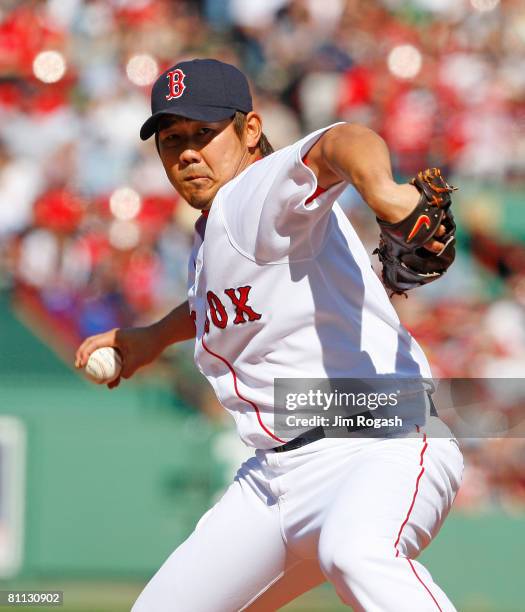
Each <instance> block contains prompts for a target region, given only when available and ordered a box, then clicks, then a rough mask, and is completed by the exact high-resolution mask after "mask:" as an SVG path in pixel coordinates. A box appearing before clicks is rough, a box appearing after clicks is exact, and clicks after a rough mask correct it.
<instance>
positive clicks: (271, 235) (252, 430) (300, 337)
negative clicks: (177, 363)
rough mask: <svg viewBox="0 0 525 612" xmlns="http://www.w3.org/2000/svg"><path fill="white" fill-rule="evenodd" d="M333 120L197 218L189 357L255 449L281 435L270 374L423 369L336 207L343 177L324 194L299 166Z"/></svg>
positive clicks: (262, 164)
mask: <svg viewBox="0 0 525 612" xmlns="http://www.w3.org/2000/svg"><path fill="white" fill-rule="evenodd" d="M330 127H333V126H329V127H327V128H324V129H322V130H319V131H316V132H314V133H312V134H310V135H308V136H306V137H305V138H303V139H302V140H300V141H299V142H297V143H295V144H293V145H291V146H289V147H286V148H284V149H282V150H280V151H277V152H276V153H274V154H272V155H270V156H268V157H265V158H263V159H261V160H259V161H257V162H255V163H253V164H252V165H250V166H249V167H248V168H246V169H245V170H244V171H243V172H242V173H241V174H240V175H239V176H237V177H235V178H234V179H233V180H231V181H230V182H229V183H227V184H226V185H224V186H223V187H222V188H221V189H220V190H219V192H218V193H217V195H216V197H215V199H214V201H213V205H212V207H211V209H210V212H209V215H208V217H207V220H206V219H205V218H204V217H203V218H202V219H200V220H199V221H198V222H197V230H198V231H197V232H196V236H195V244H194V248H193V252H192V256H191V258H190V264H189V290H188V296H189V306H190V311H191V313H192V316H193V317H194V318H195V323H196V329H197V335H196V344H195V362H196V364H197V366H198V368H199V369H200V371H201V372H202V373H203V374H204V375H205V376H206V378H207V379H208V380H209V382H210V383H211V385H212V386H213V388H214V390H215V392H216V393H217V396H218V398H219V400H220V402H221V403H222V405H223V406H224V407H225V408H226V409H227V410H228V411H229V412H230V413H231V414H232V416H233V417H234V419H235V421H236V425H237V429H238V431H239V434H240V436H241V438H242V439H243V441H244V442H245V443H246V444H247V445H249V446H254V447H256V448H261V449H268V448H272V447H275V446H278V445H280V444H281V443H282V442H285V441H286V438H282V437H279V436H278V435H276V433H275V432H274V428H273V427H274V422H273V421H274V419H273V403H274V379H275V378H283V377H284V378H374V377H376V376H383V377H384V376H391V377H392V378H409V377H412V378H415V377H420V376H422V377H425V378H426V377H430V376H431V374H430V368H429V365H428V362H427V360H426V358H425V356H424V354H423V352H422V350H421V348H420V347H419V345H418V344H417V343H416V342H415V340H414V339H413V338H412V337H411V336H410V334H409V333H408V332H407V331H406V330H405V329H404V327H403V326H402V325H401V324H400V321H399V319H398V317H397V314H396V312H395V310H394V308H393V307H392V305H391V303H390V301H389V299H388V296H387V294H386V292H385V290H384V288H383V286H382V284H381V282H380V281H379V279H378V278H377V276H376V274H375V273H374V271H373V270H372V267H371V264H370V259H369V257H368V254H367V253H366V251H365V249H364V247H363V244H362V243H361V241H360V239H359V238H358V236H357V234H356V232H355V230H354V228H353V227H352V224H351V223H350V221H349V220H348V218H347V217H346V216H345V214H344V213H343V212H342V210H341V208H340V206H339V205H338V204H337V197H338V196H339V195H340V194H341V193H342V191H343V190H344V189H345V187H346V183H339V184H337V185H335V186H333V187H332V188H330V189H328V190H327V191H322V190H320V189H319V188H318V187H317V180H316V177H315V175H314V173H313V172H312V170H311V169H309V168H308V167H307V166H306V165H305V164H304V163H303V158H304V157H305V155H306V154H307V153H308V151H309V150H310V149H311V147H312V146H313V145H314V144H315V142H316V141H317V140H318V139H319V138H320V136H321V135H322V134H323V133H324V132H325V131H326V130H328V129H330ZM204 226H205V231H204ZM203 236H204V239H203Z"/></svg>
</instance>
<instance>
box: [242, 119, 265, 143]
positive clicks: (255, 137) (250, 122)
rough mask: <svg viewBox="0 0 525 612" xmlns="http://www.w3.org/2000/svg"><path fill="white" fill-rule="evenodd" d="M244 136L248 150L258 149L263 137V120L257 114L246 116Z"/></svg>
mask: <svg viewBox="0 0 525 612" xmlns="http://www.w3.org/2000/svg"><path fill="white" fill-rule="evenodd" d="M244 134H245V137H246V144H247V145H248V148H249V149H250V150H253V149H255V148H257V145H258V144H259V140H260V139H261V135H262V120H261V117H260V116H259V115H258V114H257V113H254V112H253V111H251V112H250V113H248V114H247V115H246V124H245V127H244Z"/></svg>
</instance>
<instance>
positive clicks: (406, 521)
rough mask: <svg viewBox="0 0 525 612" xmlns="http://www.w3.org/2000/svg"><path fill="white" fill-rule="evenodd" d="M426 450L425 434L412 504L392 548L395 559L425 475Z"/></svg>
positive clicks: (425, 435)
mask: <svg viewBox="0 0 525 612" xmlns="http://www.w3.org/2000/svg"><path fill="white" fill-rule="evenodd" d="M417 430H418V432H419V427H418V428H417ZM427 448H428V443H427V434H423V449H422V450H421V455H420V461H419V465H420V466H421V471H420V472H419V476H418V477H417V480H416V490H415V491H414V495H413V497H412V503H411V504H410V508H409V509H408V512H407V515H406V518H405V520H404V521H403V523H402V525H401V527H400V528H399V532H398V534H397V540H396V543H395V544H394V548H395V550H396V557H399V550H398V548H397V545H398V544H399V540H400V539H401V533H402V532H403V529H404V528H405V525H406V524H407V523H408V519H409V518H410V515H411V514H412V510H413V509H414V504H415V503H416V497H417V494H418V492H419V481H420V480H421V477H422V476H423V474H424V473H425V468H424V466H423V455H424V454H425V451H426V450H427Z"/></svg>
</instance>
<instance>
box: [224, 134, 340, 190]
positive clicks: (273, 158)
mask: <svg viewBox="0 0 525 612" xmlns="http://www.w3.org/2000/svg"><path fill="white" fill-rule="evenodd" d="M341 124H342V122H337V123H333V124H330V125H328V126H326V127H323V128H320V129H318V130H315V131H313V132H310V133H309V134H307V135H306V136H303V137H302V138H300V139H299V140H297V141H295V142H294V143H292V144H289V145H287V146H286V147H283V148H281V149H278V150H277V151H274V152H273V153H271V154H270V155H267V156H265V157H262V158H261V159H259V160H257V161H255V162H254V163H252V164H250V165H249V166H248V167H247V168H245V169H244V170H243V171H242V172H241V173H240V174H239V175H238V176H236V177H235V178H233V179H232V180H231V181H229V182H228V183H226V184H225V185H223V187H222V188H221V189H220V191H219V194H220V195H222V196H226V195H230V194H231V193H232V192H233V191H234V190H235V189H236V187H237V186H238V185H239V183H243V182H244V183H245V182H246V179H248V181H249V182H250V184H251V185H257V184H260V183H259V181H263V182H264V184H266V185H268V184H269V183H270V182H271V181H272V180H274V179H275V178H276V177H277V176H278V175H283V174H287V173H288V172H290V171H291V170H294V169H295V168H296V167H297V166H298V165H299V166H303V164H302V158H303V157H304V156H305V155H306V153H307V152H308V151H309V149H310V148H311V147H312V146H313V145H314V144H315V143H316V142H317V140H319V138H320V137H321V136H322V135H323V134H324V133H325V132H327V131H328V130H330V129H331V128H333V127H334V126H336V125H341Z"/></svg>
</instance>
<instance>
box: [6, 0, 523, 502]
mask: <svg viewBox="0 0 525 612" xmlns="http://www.w3.org/2000/svg"><path fill="white" fill-rule="evenodd" d="M193 57H215V58H218V59H221V60H224V61H228V62H231V63H233V64H235V65H237V66H238V67H240V68H241V69H242V70H244V71H245V72H246V74H247V75H248V76H249V78H250V81H251V86H252V91H253V94H254V97H255V104H256V107H257V109H258V110H259V111H260V112H261V114H262V117H263V120H264V126H265V132H266V134H267V135H268V137H269V140H270V142H272V144H273V146H274V147H275V148H280V147H282V146H285V145H286V144H289V143H291V142H293V141H294V140H296V139H298V138H299V137H300V136H301V135H303V134H306V133H308V132H309V131H312V130H314V129H316V128H319V127H322V126H324V125H327V124H329V123H331V122H334V121H337V120H346V121H352V122H360V123H363V124H365V125H368V126H369V127H371V128H373V129H374V130H376V131H377V132H379V133H380V134H381V135H382V136H383V137H384V138H385V140H386V141H387V143H388V146H389V148H390V151H391V154H392V161H393V165H394V170H395V173H396V177H397V178H398V179H399V180H406V179H407V178H409V177H410V176H411V175H413V174H414V173H415V172H416V171H417V170H419V169H422V168H424V167H427V166H434V165H435V166H440V167H441V168H442V171H443V173H444V174H445V176H447V178H449V181H450V182H451V183H452V184H454V185H457V186H459V187H460V191H458V192H457V197H456V200H455V210H456V216H457V219H458V224H459V226H460V230H459V237H458V242H459V248H458V250H459V252H458V257H457V262H456V264H455V265H454V266H453V268H452V270H451V271H450V272H449V273H448V274H447V276H446V277H445V279H443V280H442V281H440V282H438V283H435V284H434V285H431V286H429V287H428V288H425V289H422V290H417V291H415V292H413V293H411V294H410V297H409V299H407V300H405V299H403V298H400V299H397V298H396V299H395V305H396V307H397V308H398V311H399V314H400V316H401V319H402V321H403V322H404V323H405V324H406V325H407V327H408V328H409V330H410V331H411V332H412V333H413V334H414V335H415V337H416V338H417V339H418V340H419V341H420V343H421V344H422V346H423V348H424V349H425V351H426V352H427V354H428V355H429V357H430V360H431V362H432V366H433V370H434V374H435V376H436V377H469V378H470V377H480V378H498V377H509V378H512V377H514V378H520V377H523V374H524V372H525V245H524V238H525V214H524V213H523V197H524V196H525V70H524V69H523V66H524V65H525V3H523V1H522V0H505V1H502V2H501V3H500V2H498V0H406V1H401V0H250V1H244V0H172V1H168V0H105V1H101V0H22V1H9V0H4V1H3V2H2V3H1V5H0V278H1V286H2V290H3V291H4V292H7V293H8V294H9V295H10V296H11V299H12V302H13V304H15V306H16V308H18V309H22V310H23V311H24V312H25V313H26V316H27V317H28V319H29V320H31V321H32V322H33V325H35V327H36V328H40V330H41V331H42V330H46V332H47V335H48V336H52V338H53V343H54V345H55V348H56V350H58V351H59V352H62V353H63V354H65V355H70V354H71V352H72V350H73V349H74V347H75V346H76V343H77V342H78V341H79V340H80V339H81V338H83V337H85V336H87V335H90V334H94V333H98V332H100V331H104V330H107V329H109V328H112V327H117V326H128V325H141V324H146V323H148V322H150V321H152V320H155V319H157V318H159V317H161V316H163V315H164V314H165V313H166V312H167V311H168V310H170V309H171V308H172V307H173V306H174V305H176V304H178V303H179V302H180V301H183V300H184V299H185V290H186V269H187V268H186V266H187V258H188V254H189V250H190V246H191V242H192V235H193V231H194V230H193V225H194V221H195V216H194V214H193V213H192V211H191V210H190V209H189V207H187V206H185V204H184V202H181V201H180V199H179V198H178V196H177V194H176V193H175V192H174V191H173V189H172V188H171V186H170V185H169V183H168V181H167V179H166V177H165V176H164V173H163V170H162V167H161V164H160V163H159V160H158V158H157V153H156V150H155V146H154V143H153V142H151V141H148V142H146V143H142V142H141V141H140V139H139V135H138V131H139V128H140V125H141V124H142V122H143V121H144V119H145V118H146V117H147V116H148V115H149V91H150V87H151V83H152V82H153V80H154V79H155V77H156V76H157V75H158V74H159V73H160V72H161V71H162V70H164V69H166V68H167V67H168V66H170V65H172V64H173V63H175V62H176V61H179V60H182V59H188V58H193ZM341 203H342V205H343V207H344V209H345V210H346V211H347V214H348V215H349V217H350V218H351V220H352V222H353V223H354V224H355V226H356V228H357V230H358V233H359V234H360V236H361V237H362V239H363V241H364V243H365V245H366V247H367V249H368V251H369V252H370V253H372V250H373V249H374V248H375V246H376V244H377V227H376V224H375V222H374V219H373V217H372V216H371V214H370V212H369V210H368V209H367V207H366V206H365V205H364V204H363V203H362V202H361V200H360V198H359V196H358V194H357V193H356V192H355V191H354V190H353V189H352V188H349V189H348V190H347V191H346V192H345V194H344V195H343V197H342V198H341ZM372 259H373V260H374V266H377V261H375V259H376V258H372ZM191 353H192V350H191V347H182V348H181V349H176V350H173V351H169V352H168V353H167V355H166V356H165V357H164V359H163V362H162V363H161V364H160V365H159V366H158V367H160V368H162V367H166V366H169V367H170V368H171V369H170V370H169V371H170V376H172V377H173V380H174V383H173V385H174V389H175V391H176V392H177V393H179V394H182V395H183V396H185V397H186V398H187V399H188V401H189V402H190V403H191V404H192V405H195V406H197V407H198V408H200V409H202V410H204V411H205V412H207V413H208V414H211V415H212V416H216V415H218V414H219V409H218V407H217V406H216V404H215V403H214V401H213V399H212V398H211V394H210V392H209V389H208V388H207V386H206V384H205V383H204V382H199V377H198V376H197V374H196V373H195V372H194V370H193V369H192V368H191V365H190V362H191ZM520 401H521V400H520ZM521 408H522V404H521V403H519V402H518V404H515V405H514V406H513V410H514V411H516V409H521ZM494 409H495V405H494V403H493V401H492V400H491V402H485V403H481V404H480V407H479V410H480V411H491V410H494ZM217 418H218V417H217ZM464 449H465V452H466V455H467V471H466V476H465V484H464V487H463V489H462V492H461V494H460V497H459V498H458V501H457V506H456V507H457V508H458V509H464V510H465V511H478V510H482V509H484V508H487V507H491V506H494V505H496V506H503V507H506V508H512V509H514V508H518V509H519V508H523V506H524V504H525V445H524V443H523V441H522V437H519V436H515V437H513V438H511V439H502V438H499V439H492V440H488V439H475V438H472V439H468V440H465V442H464Z"/></svg>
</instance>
